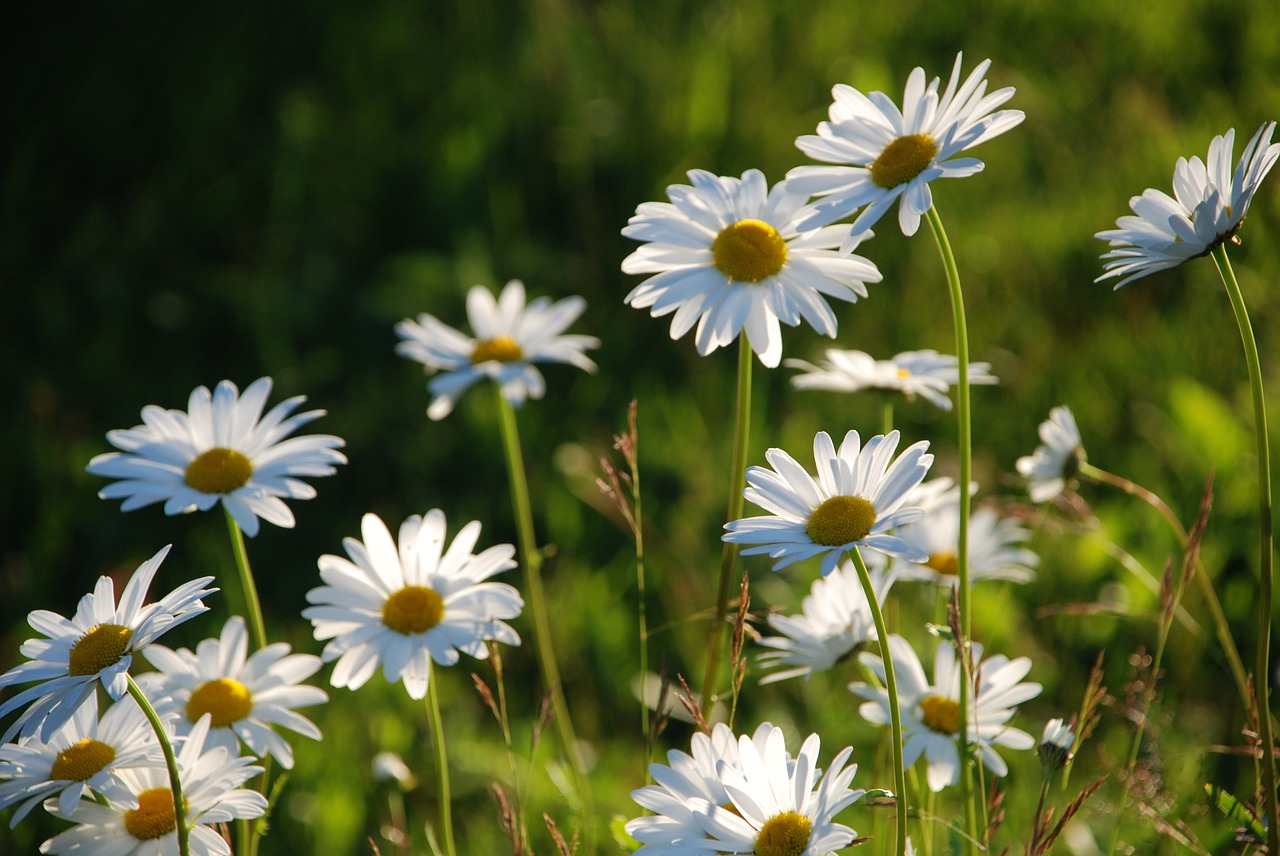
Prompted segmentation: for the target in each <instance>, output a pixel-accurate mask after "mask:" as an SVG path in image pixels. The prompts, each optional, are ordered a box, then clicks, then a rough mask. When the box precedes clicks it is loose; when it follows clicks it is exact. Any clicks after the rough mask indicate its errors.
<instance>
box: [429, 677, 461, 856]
mask: <svg viewBox="0 0 1280 856" xmlns="http://www.w3.org/2000/svg"><path fill="white" fill-rule="evenodd" d="M433 672H435V668H434V667H432V666H431V665H428V666H427V712H428V713H429V714H430V716H431V736H432V738H433V739H434V740H435V744H436V767H437V772H438V773H439V782H440V796H439V802H440V828H441V829H442V830H444V852H445V856H456V854H457V850H456V849H455V848H454V845H453V794H452V792H451V790H450V788H449V755H448V750H447V748H446V747H445V743H444V719H443V718H442V717H441V716H440V696H439V695H438V694H437V693H436V681H435V678H436V675H434V674H432V673H433Z"/></svg>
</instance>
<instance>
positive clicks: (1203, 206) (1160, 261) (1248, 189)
mask: <svg viewBox="0 0 1280 856" xmlns="http://www.w3.org/2000/svg"><path fill="white" fill-rule="evenodd" d="M1275 129H1276V123H1275V122H1267V123H1266V124H1264V125H1262V126H1261V127H1260V128H1258V130H1257V132H1256V133H1255V134H1254V135H1253V138H1252V139H1251V140H1249V144H1248V145H1247V146H1245V150H1244V152H1243V153H1242V154H1241V155H1240V161H1239V163H1238V164H1237V165H1236V167H1235V169H1234V170H1232V168H1231V158H1232V154H1233V149H1234V148H1235V138H1236V130H1235V128H1231V129H1230V130H1228V131H1227V133H1226V134H1224V135H1220V136H1216V137H1214V138H1213V140H1212V142H1210V143H1209V154H1208V157H1207V159H1206V160H1204V161H1202V160H1200V158H1199V157H1198V156H1197V157H1193V158H1191V160H1189V161H1188V160H1187V159H1186V158H1178V162H1177V164H1176V165H1175V166H1174V169H1173V196H1169V194H1167V193H1165V192H1163V191H1160V190H1156V189H1155V188H1147V189H1146V190H1144V191H1143V192H1142V195H1141V196H1135V197H1133V198H1131V199H1130V200H1129V208H1131V209H1132V210H1133V214H1134V215H1136V216H1132V215H1127V214H1126V215H1125V216H1123V217H1121V218H1119V219H1118V220H1116V228H1115V229H1107V230H1105V231H1102V232H1098V233H1097V234H1096V235H1095V236H1094V237H1096V238H1098V239H1099V240H1102V241H1107V242H1108V243H1109V244H1110V245H1111V249H1110V250H1109V251H1107V252H1106V253H1104V254H1103V255H1102V262H1103V267H1104V268H1106V271H1105V272H1104V273H1103V274H1102V275H1101V276H1099V277H1098V278H1097V279H1095V280H1094V282H1101V281H1102V280H1104V279H1111V278H1112V277H1122V279H1121V280H1120V281H1119V282H1118V283H1116V286H1115V287H1116V288H1120V286H1122V285H1125V284H1127V283H1130V282H1132V281H1133V280H1135V279H1140V278H1142V277H1144V276H1147V275H1149V274H1153V273H1155V272H1156V271H1161V270H1166V269H1168V268H1173V267H1177V266H1178V265H1180V264H1182V263H1183V262H1185V261H1187V260H1188V259H1193V258H1196V257H1198V256H1203V255H1205V254H1206V253H1209V252H1212V251H1213V250H1214V249H1216V248H1217V247H1218V246H1219V245H1221V244H1222V243H1223V242H1225V241H1231V240H1236V237H1235V235H1236V232H1237V231H1238V230H1239V229H1240V225H1241V223H1243V222H1244V216H1245V214H1247V213H1248V211H1249V203H1250V202H1252V201H1253V196H1254V194H1255V193H1256V192H1257V190H1258V186H1259V185H1260V184H1261V183H1262V179H1264V178H1266V175H1267V173H1268V172H1270V171H1271V167H1273V166H1275V163H1276V159H1277V158H1280V143H1272V142H1271V136H1272V134H1273V133H1274V132H1275Z"/></svg>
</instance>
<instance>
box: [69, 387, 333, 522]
mask: <svg viewBox="0 0 1280 856" xmlns="http://www.w3.org/2000/svg"><path fill="white" fill-rule="evenodd" d="M270 393H271V378H269V377H263V378H258V379H257V380H255V381H254V382H253V383H251V384H249V386H248V387H247V388H246V389H245V391H244V395H240V393H239V390H238V389H236V385H235V384H233V383H232V382H231V381H229V380H224V381H222V382H220V383H219V384H218V385H217V387H215V388H214V391H213V392H212V393H210V392H209V390H208V389H207V388H206V387H203V386H202V387H199V388H197V389H196V390H195V391H194V392H192V393H191V397H190V399H189V400H188V402H187V412H185V413H184V412H182V411H181V410H165V409H164V408H162V407H157V406H155V405H147V406H146V407H144V408H143V409H142V422H143V424H142V425H139V426H137V427H136V428H131V429H128V430H117V431H110V432H108V433H107V441H108V442H109V443H111V445H113V446H115V447H116V448H117V449H120V450H121V451H119V452H107V453H105V454H101V455H98V456H97V457H95V458H94V459H93V460H91V461H90V462H89V466H88V467H86V469H87V470H88V471H89V472H90V473H92V474H93V475H96V476H105V477H107V478H112V479H120V481H116V482H113V483H111V484H109V485H107V486H106V487H104V488H103V489H102V490H100V491H99V492H98V496H99V497H101V498H102V499H120V498H122V497H123V498H124V502H123V503H122V504H121V506H120V510H121V511H133V510H134V509H135V508H142V507H144V506H147V505H151V504H153V503H156V502H164V513H165V514H169V515H174V514H185V513H187V512H191V511H195V510H196V509H199V510H201V511H208V510H209V509H210V508H213V507H214V506H215V505H217V504H218V503H219V502H221V503H222V505H223V507H224V508H225V509H226V510H227V513H228V514H230V515H231V517H232V518H234V519H235V522H236V523H237V524H238V525H239V526H240V529H241V530H243V531H244V534H245V535H248V536H250V537H252V536H254V535H256V534H258V518H262V519H263V520H266V521H267V522H268V523H274V524H275V525H277V526H283V527H286V528H288V527H292V526H293V524H294V519H293V512H292V511H290V510H289V506H288V505H286V504H285V503H284V500H286V499H311V498H312V497H314V496H315V495H316V491H315V488H313V487H312V486H311V485H309V484H307V483H306V482H303V481H300V480H299V479H300V478H302V477H304V476H305V477H315V476H330V475H333V473H334V465H335V464H345V463H346V462H347V459H346V458H345V457H344V456H343V454H342V453H341V452H338V451H336V450H337V449H338V448H339V447H341V446H342V445H343V442H342V440H341V439H340V438H338V437H333V436H330V435H328V434H312V435H308V436H305V437H289V435H290V434H292V433H293V432H294V431H296V430H298V428H300V427H302V426H303V425H305V424H307V423H308V422H310V421H312V420H313V419H316V418H318V417H320V416H323V415H324V411H323V410H311V411H308V412H306V413H293V411H294V410H295V409H296V408H297V407H298V405H300V404H301V403H302V402H304V401H306V397H305V396H301V395H298V396H294V397H293V398H290V399H286V400H285V401H282V402H280V403H279V404H277V405H276V406H275V407H273V408H271V410H269V411H268V412H267V413H266V415H265V416H264V415H263V413H262V408H263V406H264V405H265V404H266V402H267V396H268V395H270ZM290 414H293V415H290Z"/></svg>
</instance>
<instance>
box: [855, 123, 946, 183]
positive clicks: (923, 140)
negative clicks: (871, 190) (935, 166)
mask: <svg viewBox="0 0 1280 856" xmlns="http://www.w3.org/2000/svg"><path fill="white" fill-rule="evenodd" d="M937 153H938V144H937V143H935V142H934V141H933V137H931V136H929V135H928V134H911V135H909V136H906V137H898V139H896V140H894V141H893V142H892V143H890V144H889V145H887V146H885V147H884V151H882V152H880V156H879V157H878V158H876V159H875V161H874V162H873V163H872V164H871V181H872V182H873V183H874V184H875V186H876V187H882V188H884V189H885V190H888V189H889V188H891V187H897V186H898V185H899V184H906V183H907V182H908V181H910V180H911V179H913V178H915V177H916V176H917V175H919V174H920V173H922V172H924V170H925V167H927V166H928V165H929V164H931V163H933V158H934V155H936V154H937Z"/></svg>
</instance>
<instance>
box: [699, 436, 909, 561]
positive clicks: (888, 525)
mask: <svg viewBox="0 0 1280 856" xmlns="http://www.w3.org/2000/svg"><path fill="white" fill-rule="evenodd" d="M898 437H899V435H898V432H897V431H890V432H889V433H888V434H878V435H876V436H875V437H872V438H871V439H870V440H868V441H867V445H866V447H865V448H863V446H862V441H861V438H860V437H859V436H858V432H857V431H850V432H849V433H848V434H846V435H845V437H844V441H843V442H842V443H841V444H840V449H839V451H838V452H837V450H836V449H835V447H834V445H832V442H831V437H830V436H828V435H827V433H826V432H825V431H820V432H818V434H817V436H815V437H814V438H813V458H814V463H815V464H816V465H817V469H818V476H817V478H814V477H813V476H811V475H809V474H808V473H807V472H805V470H804V468H803V467H802V466H800V464H798V463H796V460H795V459H794V458H792V457H791V456H790V455H788V454H787V453H786V452H784V451H782V450H781V449H770V450H769V451H768V452H766V453H765V459H766V460H768V461H769V463H770V464H771V465H772V467H773V469H772V470H769V469H766V468H764V467H748V468H747V484H748V486H747V488H746V490H744V491H743V492H742V495H743V496H744V497H745V498H746V499H747V500H749V501H750V502H752V503H754V504H756V505H758V506H760V507H761V508H763V509H765V510H766V511H769V512H771V513H770V514H769V515H768V516H762V517H746V518H743V519H742V520H734V521H731V522H729V523H726V524H725V529H726V530H728V531H727V532H726V533H725V535H724V536H723V537H724V540H725V541H729V542H731V543H735V544H755V545H757V546H754V547H749V548H747V549H745V550H743V551H742V555H744V556H755V555H760V554H767V555H769V556H770V557H771V558H774V559H777V562H775V563H774V566H773V569H774V570H775V571H777V570H781V569H782V568H785V567H787V566H788V565H791V564H794V563H795V562H799V561H802V560H804V559H810V558H813V557H815V556H821V557H822V574H823V576H826V575H827V574H829V573H831V571H832V570H834V569H835V566H836V563H837V562H839V561H840V558H841V556H843V555H844V554H845V553H846V552H848V551H849V550H852V549H853V548H854V547H870V548H872V549H874V550H879V551H880V552H882V553H886V554H888V555H890V556H903V557H905V558H907V559H909V560H911V561H921V562H922V561H924V560H925V559H927V558H928V555H927V554H925V553H922V552H920V551H918V550H914V549H912V548H911V547H910V546H909V545H908V544H907V543H906V542H905V541H903V540H902V539H901V538H899V537H897V536H896V535H890V534H889V531H890V530H891V529H894V528H896V527H898V526H902V525H904V524H907V523H911V522H913V521H915V520H918V519H919V518H920V516H921V515H922V514H923V512H922V511H921V510H920V509H918V508H904V507H901V506H902V502H903V500H904V499H905V498H906V496H907V492H908V491H910V490H911V489H912V488H913V487H915V486H916V485H918V484H920V481H921V480H922V479H923V478H924V477H925V474H926V473H928V472H929V467H930V466H931V465H932V464H933V455H930V454H928V453H927V452H926V451H925V450H926V449H928V448H929V443H928V442H927V441H924V440H922V441H920V442H918V443H915V444H913V445H911V446H909V447H907V449H906V450H904V451H903V453H902V454H901V455H899V456H898V459H897V460H896V461H894V460H893V453H894V451H895V450H896V449H897V448H898ZM891 461H892V465H890V462H891Z"/></svg>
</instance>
